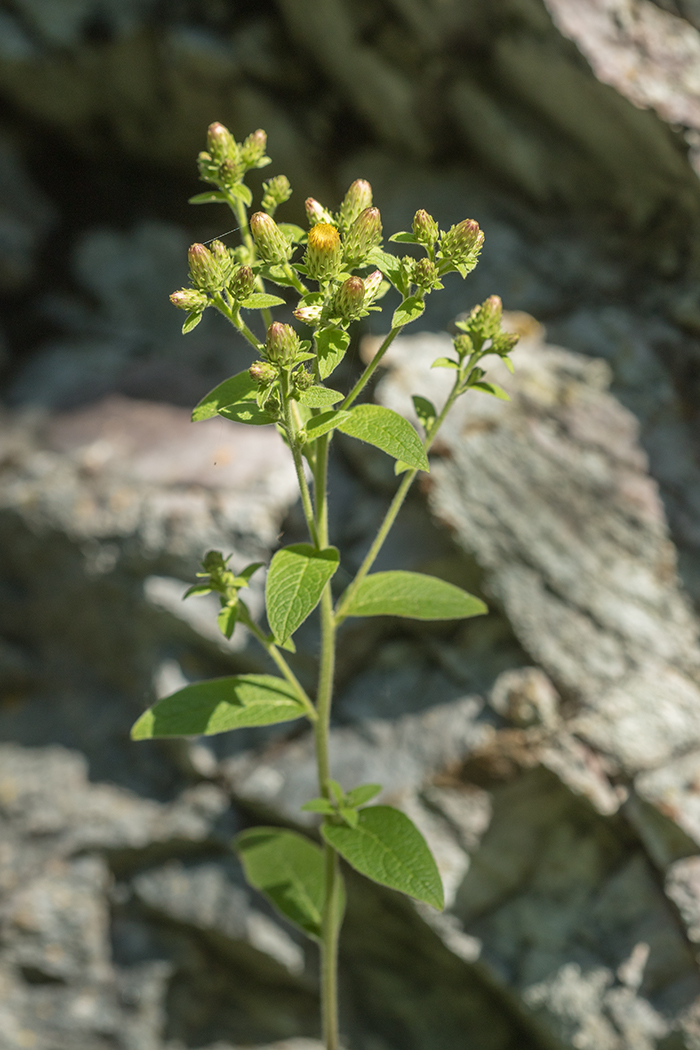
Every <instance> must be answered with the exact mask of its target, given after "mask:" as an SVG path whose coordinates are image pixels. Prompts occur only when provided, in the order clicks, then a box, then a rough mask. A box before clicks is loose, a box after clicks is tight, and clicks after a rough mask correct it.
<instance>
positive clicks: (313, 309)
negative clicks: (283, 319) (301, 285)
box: [292, 302, 323, 328]
mask: <svg viewBox="0 0 700 1050" xmlns="http://www.w3.org/2000/svg"><path fill="white" fill-rule="evenodd" d="M292 312H293V313H294V316H295V317H296V319H297V320H298V321H302V322H303V323H304V324H307V325H309V327H310V328H315V327H316V325H317V324H318V323H319V321H320V320H321V314H322V313H323V303H322V302H321V303H313V304H312V305H310V306H307V305H305V304H302V305H301V306H297V308H296V310H294V311H292Z"/></svg>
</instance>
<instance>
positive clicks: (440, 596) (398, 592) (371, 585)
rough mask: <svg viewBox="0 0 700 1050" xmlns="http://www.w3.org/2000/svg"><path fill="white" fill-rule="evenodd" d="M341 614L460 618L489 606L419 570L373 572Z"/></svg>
mask: <svg viewBox="0 0 700 1050" xmlns="http://www.w3.org/2000/svg"><path fill="white" fill-rule="evenodd" d="M341 608H342V611H343V615H344V616H408V617H411V618H412V619H414V620H462V619H465V618H466V617H468V616H481V615H482V614H483V613H485V612H488V609H487V608H486V606H485V605H484V603H483V602H482V601H481V599H480V598H475V597H474V595H473V594H468V593H467V592H466V591H463V590H462V588H461V587H455V585H454V584H453V583H447V582H446V581H445V580H440V579H438V577H437V576H426V575H425V574H424V573H422V572H406V571H405V570H403V569H397V570H394V571H392V572H374V573H371V574H370V575H369V576H365V578H364V580H362V582H361V583H360V585H359V587H358V588H357V590H356V591H355V593H354V594H353V596H352V598H351V599H350V602H349V604H348V605H347V606H344V605H343V602H342V599H341Z"/></svg>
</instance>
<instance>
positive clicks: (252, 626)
mask: <svg viewBox="0 0 700 1050" xmlns="http://www.w3.org/2000/svg"><path fill="white" fill-rule="evenodd" d="M243 608H244V609H245V606H243ZM239 619H240V621H241V623H242V624H244V625H245V626H246V627H247V628H248V630H249V631H250V632H251V634H252V635H253V636H254V637H255V638H256V639H257V640H258V641H259V642H260V644H261V645H262V647H263V649H264V650H265V652H266V653H268V654H269V655H270V656H271V657H272V659H273V660H274V661H275V663H276V664H277V666H278V668H279V669H280V671H281V672H282V674H283V675H284V677H285V678H286V679H287V681H288V682H289V684H290V685H291V686H292V687H293V689H294V691H295V692H296V694H297V696H298V697H299V699H300V700H301V702H302V704H303V705H304V707H305V708H306V715H307V718H309V719H310V720H311V721H312V722H314V723H315V722H316V721H317V719H318V715H317V714H316V708H315V707H314V705H313V704H312V703H311V700H310V698H309V695H308V693H307V692H306V690H305V689H304V687H303V685H302V684H301V682H300V681H299V679H298V678H297V676H296V675H295V674H294V671H292V669H291V667H290V666H289V664H288V663H287V661H286V660H285V658H284V657H283V656H282V653H281V652H280V651H279V649H278V648H277V646H276V645H275V643H274V642H271V641H270V639H269V638H268V637H267V636H266V635H265V634H263V632H262V631H261V630H260V628H259V627H258V625H257V624H256V623H255V621H254V620H253V619H252V617H251V615H250V613H249V612H248V610H247V609H245V613H244V614H243V615H240V614H239Z"/></svg>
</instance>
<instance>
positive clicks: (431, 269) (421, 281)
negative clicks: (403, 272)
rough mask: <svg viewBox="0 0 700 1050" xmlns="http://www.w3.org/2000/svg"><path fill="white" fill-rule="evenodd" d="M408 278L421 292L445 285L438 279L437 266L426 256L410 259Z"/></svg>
mask: <svg viewBox="0 0 700 1050" xmlns="http://www.w3.org/2000/svg"><path fill="white" fill-rule="evenodd" d="M409 280H410V282H411V284H415V286H416V288H418V290H419V291H421V292H423V293H425V292H432V290H433V289H434V288H444V287H445V286H444V284H443V283H442V281H441V280H440V275H439V273H438V268H437V266H436V265H435V263H434V262H432V261H431V260H430V259H427V258H423V259H411V266H410V276H409Z"/></svg>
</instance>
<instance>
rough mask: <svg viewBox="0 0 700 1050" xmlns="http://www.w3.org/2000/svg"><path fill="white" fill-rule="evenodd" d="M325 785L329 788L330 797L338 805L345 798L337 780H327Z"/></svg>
mask: <svg viewBox="0 0 700 1050" xmlns="http://www.w3.org/2000/svg"><path fill="white" fill-rule="evenodd" d="M326 783H327V784H328V787H329V788H330V792H331V795H332V796H333V798H334V799H335V800H336V802H337V803H338V805H340V803H341V802H342V801H343V800H344V798H345V792H344V791H343V789H342V787H341V786H340V784H339V783H338V781H337V780H328V781H327V782H326Z"/></svg>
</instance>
